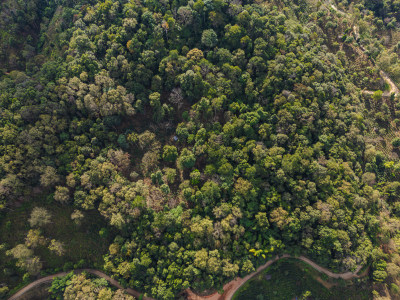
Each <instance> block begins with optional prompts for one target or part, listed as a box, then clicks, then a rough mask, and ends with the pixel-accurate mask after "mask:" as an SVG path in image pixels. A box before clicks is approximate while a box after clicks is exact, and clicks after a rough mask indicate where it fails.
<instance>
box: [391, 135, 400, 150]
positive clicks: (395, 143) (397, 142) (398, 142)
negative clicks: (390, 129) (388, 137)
mask: <svg viewBox="0 0 400 300" xmlns="http://www.w3.org/2000/svg"><path fill="white" fill-rule="evenodd" d="M392 146H393V147H395V148H400V138H399V137H396V138H394V139H393V140H392Z"/></svg>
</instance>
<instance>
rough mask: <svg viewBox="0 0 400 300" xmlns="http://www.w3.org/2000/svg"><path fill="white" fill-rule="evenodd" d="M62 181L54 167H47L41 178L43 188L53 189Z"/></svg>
mask: <svg viewBox="0 0 400 300" xmlns="http://www.w3.org/2000/svg"><path fill="white" fill-rule="evenodd" d="M59 181H60V177H59V176H58V174H57V170H56V169H55V168H53V167H50V166H48V167H46V168H45V169H44V172H43V174H42V175H41V176H40V184H41V185H42V186H43V187H52V186H54V185H55V184H57V183H58V182H59Z"/></svg>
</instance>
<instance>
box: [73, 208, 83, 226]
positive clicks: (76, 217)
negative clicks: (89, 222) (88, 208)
mask: <svg viewBox="0 0 400 300" xmlns="http://www.w3.org/2000/svg"><path fill="white" fill-rule="evenodd" d="M84 217H85V216H84V215H83V213H82V212H81V211H80V210H77V209H75V210H74V211H73V213H72V214H71V220H72V221H74V223H75V224H76V225H81V223H82V220H83V218H84Z"/></svg>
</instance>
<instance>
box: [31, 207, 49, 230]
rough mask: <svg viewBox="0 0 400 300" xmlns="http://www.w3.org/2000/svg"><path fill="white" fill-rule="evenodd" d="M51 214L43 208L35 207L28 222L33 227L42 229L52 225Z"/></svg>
mask: <svg viewBox="0 0 400 300" xmlns="http://www.w3.org/2000/svg"><path fill="white" fill-rule="evenodd" d="M50 220H51V214H50V213H49V212H48V211H47V210H46V209H45V208H43V207H35V208H34V209H33V210H32V213H31V216H30V218H29V220H28V222H29V224H30V225H31V227H42V226H44V225H47V224H49V223H50Z"/></svg>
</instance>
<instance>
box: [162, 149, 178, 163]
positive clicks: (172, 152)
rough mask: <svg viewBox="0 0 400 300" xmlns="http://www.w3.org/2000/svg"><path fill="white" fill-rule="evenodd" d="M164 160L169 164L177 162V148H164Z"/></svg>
mask: <svg viewBox="0 0 400 300" xmlns="http://www.w3.org/2000/svg"><path fill="white" fill-rule="evenodd" d="M162 156H163V159H164V160H165V161H167V162H175V161H176V159H177V158H178V150H177V149H176V147H175V146H169V145H165V146H164V151H163V155H162Z"/></svg>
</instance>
